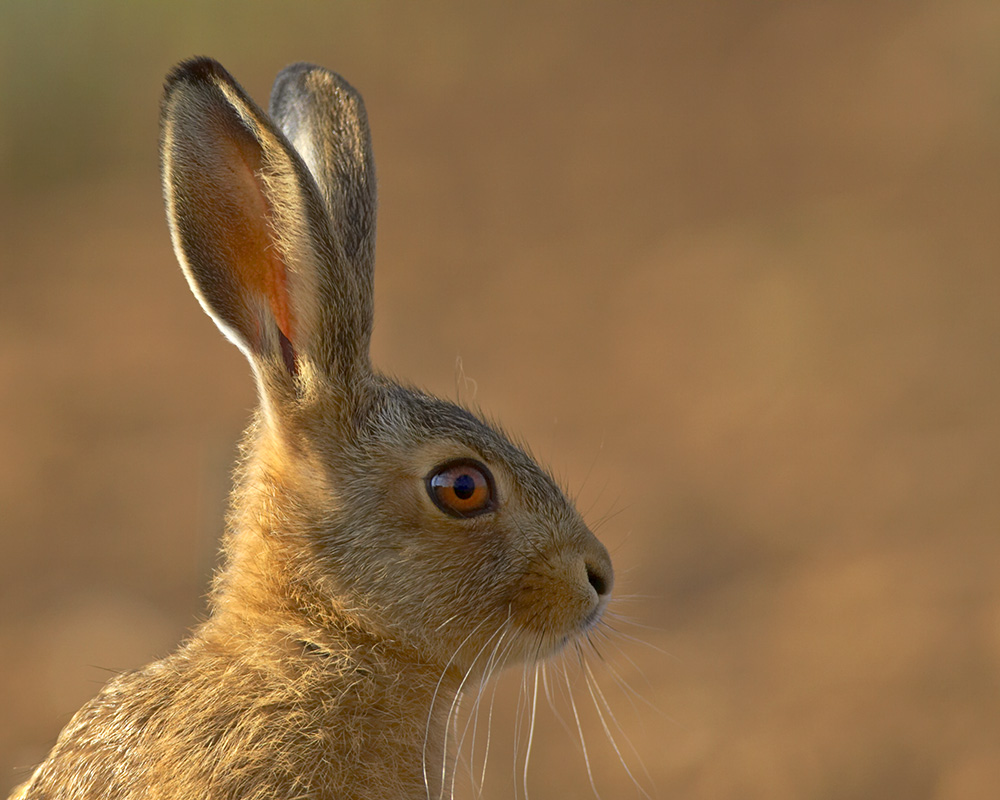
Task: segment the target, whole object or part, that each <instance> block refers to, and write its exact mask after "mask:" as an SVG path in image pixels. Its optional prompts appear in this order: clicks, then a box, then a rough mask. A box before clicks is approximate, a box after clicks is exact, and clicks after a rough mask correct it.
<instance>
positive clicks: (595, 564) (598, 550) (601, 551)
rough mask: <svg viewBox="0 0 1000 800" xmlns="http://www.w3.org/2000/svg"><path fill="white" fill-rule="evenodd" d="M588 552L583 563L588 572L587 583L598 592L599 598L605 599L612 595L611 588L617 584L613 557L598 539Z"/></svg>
mask: <svg viewBox="0 0 1000 800" xmlns="http://www.w3.org/2000/svg"><path fill="white" fill-rule="evenodd" d="M587 550H588V552H587V553H586V554H585V555H584V557H583V563H584V566H585V567H586V570H587V582H588V583H589V584H590V585H591V586H592V587H593V589H594V591H595V592H597V597H598V598H599V599H603V598H605V597H607V596H608V595H609V594H611V587H612V586H613V585H614V582H615V571H614V568H613V567H612V566H611V557H610V556H609V555H608V551H607V550H606V549H605V548H604V545H602V544H601V543H600V542H598V541H597V540H596V539H594V541H593V542H592V544H591V546H590V547H588V548H587Z"/></svg>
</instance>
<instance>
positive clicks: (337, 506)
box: [15, 59, 613, 800]
mask: <svg viewBox="0 0 1000 800" xmlns="http://www.w3.org/2000/svg"><path fill="white" fill-rule="evenodd" d="M161 152H162V166H163V185H164V195H165V198H166V205H167V216H168V221H169V225H170V231H171V236H172V239H173V243H174V247H175V250H176V253H177V257H178V260H179V262H180V264H181V266H182V268H183V270H184V274H185V276H186V277H187V279H188V281H189V283H190V285H191V288H192V290H193V292H194V294H195V295H196V297H197V298H198V300H199V301H200V302H201V304H202V305H203V307H204V308H205V310H206V311H207V312H208V314H209V315H210V316H211V317H212V319H213V320H215V322H216V323H217V324H218V326H219V327H220V329H222V331H223V332H224V333H225V334H226V336H227V337H229V338H230V339H232V340H233V341H234V342H235V343H236V344H237V345H238V346H239V347H240V349H241V350H242V351H243V352H244V353H245V354H246V356H247V357H248V359H249V360H250V363H251V365H252V367H253V371H254V375H255V377H256V380H257V385H258V390H259V395H260V403H261V406H260V410H259V411H258V413H257V414H256V416H255V419H254V421H253V423H252V424H251V426H250V429H249V430H248V432H247V434H246V438H245V441H244V444H243V453H242V460H241V464H240V467H239V470H238V474H237V478H236V484H235V488H234V490H233V495H232V501H231V510H230V514H229V519H228V524H227V530H226V534H225V537H224V541H223V562H222V566H221V567H220V569H219V571H218V574H217V576H216V578H215V581H214V586H213V590H212V596H211V615H210V617H209V619H208V620H207V621H206V622H205V623H203V624H202V625H201V626H200V627H198V628H197V629H196V630H195V631H194V632H193V634H192V636H191V638H190V639H189V640H188V641H186V642H185V643H184V644H183V645H181V647H180V648H179V649H178V650H177V651H176V652H175V653H174V654H172V655H170V656H168V657H167V658H165V659H163V660H162V661H159V662H157V663H154V664H151V665H149V666H147V667H145V668H143V669H141V670H138V671H136V672H132V673H128V674H125V675H122V676H120V677H118V678H116V679H114V680H113V681H111V682H110V683H109V684H108V685H107V686H106V687H104V689H103V690H102V692H101V693H100V694H99V695H98V696H97V697H96V698H95V699H94V700H92V701H91V702H90V703H88V704H87V705H86V706H84V708H83V709H81V710H80V712H79V713H78V714H77V715H76V716H75V717H74V718H73V720H72V721H71V722H70V723H69V725H68V726H67V727H66V729H65V730H64V731H63V733H62V735H61V736H60V737H59V740H58V742H57V743H56V745H55V748H54V749H53V751H52V753H51V755H50V756H49V758H48V760H47V761H46V762H45V763H43V764H42V765H41V766H40V767H39V768H38V769H37V771H36V772H35V774H34V775H33V776H32V778H31V779H30V781H29V782H28V783H27V784H25V785H24V786H22V787H21V789H20V790H19V791H18V792H17V793H16V795H15V796H17V797H19V798H57V797H58V798H61V799H63V798H113V799H117V798H157V797H163V798H168V797H169V798H171V799H172V800H182V799H183V798H192V799H193V798H199V800H202V799H203V798H236V797H239V798H260V799H261V800H263V798H293V797H294V798H340V800H346V798H380V799H381V800H386V799H387V798H438V797H444V796H448V795H450V793H451V790H452V788H453V786H454V770H455V757H456V748H457V746H458V744H459V741H457V740H456V736H455V735H454V732H453V728H454V726H455V719H456V709H457V708H458V703H459V700H460V698H461V696H462V695H463V693H473V695H474V697H475V698H476V699H477V702H478V698H479V696H481V692H480V690H479V688H478V687H479V686H480V685H481V683H482V681H483V680H485V679H487V678H489V677H490V676H491V675H492V674H494V673H495V672H496V671H497V670H498V669H500V668H501V667H503V666H504V665H507V664H510V663H512V662H529V663H532V664H534V663H536V662H537V661H538V659H540V658H542V657H544V656H546V655H549V654H552V653H555V652H557V651H559V650H560V649H561V648H562V647H563V646H564V645H565V644H566V643H567V642H569V641H574V640H576V639H578V638H579V637H580V636H581V635H585V634H587V633H588V632H589V631H592V630H593V629H594V626H595V625H596V624H597V622H598V621H599V619H600V617H601V615H602V614H603V612H604V609H605V607H606V605H607V602H608V599H609V597H610V593H611V589H612V584H613V572H612V567H611V562H610V559H609V557H608V554H607V551H606V550H605V548H604V547H603V546H602V545H601V544H600V543H599V542H598V540H597V539H596V538H595V537H594V535H593V534H592V533H591V531H590V530H589V529H588V527H587V526H586V525H585V524H584V522H583V520H582V519H581V517H580V515H579V514H578V513H577V511H576V510H575V509H574V507H573V505H572V504H571V503H570V502H569V501H568V500H567V499H566V497H565V496H564V495H563V493H562V492H561V491H560V489H559V488H558V487H557V486H556V484H555V482H554V481H553V480H552V478H551V477H550V476H549V475H548V474H547V473H546V472H545V471H544V470H542V469H541V468H540V467H539V466H538V465H537V464H536V463H535V462H534V460H533V459H532V458H531V457H530V456H529V455H528V454H527V453H526V452H525V451H524V450H523V449H522V448H520V447H517V446H515V445H514V444H513V443H511V441H510V440H509V439H508V438H507V437H506V436H505V435H504V434H503V433H502V432H501V431H500V430H498V429H497V428H496V427H494V426H491V425H489V424H487V423H486V422H484V421H483V420H481V419H479V418H478V417H477V416H476V415H474V414H473V413H471V412H470V411H468V410H466V409H464V408H461V407H459V406H457V405H455V404H453V403H449V402H446V401H444V400H440V399H438V398H435V397H432V396H429V395H427V394H424V393H422V392H419V391H416V390H413V389H410V388H406V387H403V386H401V385H399V384H397V383H395V382H393V381H391V380H389V379H388V378H386V377H385V376H383V375H380V374H379V373H377V372H375V371H374V370H373V369H372V367H371V365H370V362H369V355H368V346H369V339H370V336H371V330H372V307H373V302H372V291H373V281H372V276H373V260H374V232H375V174H374V160H373V156H372V149H371V141H370V135H369V132H368V124H367V118H366V115H365V111H364V105H363V103H362V101H361V98H360V96H359V95H358V94H357V93H356V92H355V91H354V90H353V89H352V88H351V87H350V86H349V85H348V84H347V83H346V82H345V81H343V80H342V79H341V78H340V77H338V76H337V75H334V74H333V73H331V72H328V71H326V70H324V69H321V68H319V67H314V66H311V65H305V64H298V65H295V66H292V67H289V68H288V69H287V70H285V71H284V72H282V73H281V75H279V77H278V79H277V82H276V84H275V89H274V94H273V96H272V98H271V108H270V113H269V114H266V113H264V112H263V111H262V110H261V109H259V108H258V107H257V106H256V105H255V104H254V103H253V101H252V100H250V98H249V97H248V96H247V95H246V93H245V92H244V91H243V90H242V89H241V88H240V87H239V86H238V85H237V84H236V83H235V81H234V80H233V79H232V78H231V77H230V76H229V74H228V73H226V71H225V70H224V69H223V68H222V67H221V66H220V65H219V64H217V63H216V62H214V61H211V60H208V59H196V60H193V61H189V62H185V63H183V64H181V65H180V66H179V67H178V68H177V69H176V70H175V71H174V72H173V73H171V75H170V76H169V78H168V80H167V85H166V90H165V97H164V101H163V107H162V140H161ZM534 675H535V679H534V680H535V683H534V699H537V693H538V675H539V672H538V671H537V670H536V671H535V673H534ZM588 685H589V686H591V687H592V686H593V684H588ZM595 702H597V701H596V699H595ZM532 708H534V700H533V701H532ZM532 713H533V712H532ZM529 740H530V737H529ZM526 761H527V759H525V762H526ZM525 766H526V764H525Z"/></svg>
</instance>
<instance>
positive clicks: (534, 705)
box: [524, 663, 538, 800]
mask: <svg viewBox="0 0 1000 800" xmlns="http://www.w3.org/2000/svg"><path fill="white" fill-rule="evenodd" d="M537 709H538V665H537V663H536V664H535V682H534V688H533V689H532V692H531V721H530V723H529V725H528V747H527V749H526V750H525V752H524V800H528V762H529V761H531V744H532V742H533V741H534V738H535V712H536V710H537Z"/></svg>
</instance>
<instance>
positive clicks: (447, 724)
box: [440, 621, 506, 800]
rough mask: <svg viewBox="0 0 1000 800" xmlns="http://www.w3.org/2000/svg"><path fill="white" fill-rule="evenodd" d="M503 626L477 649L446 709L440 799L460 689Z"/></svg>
mask: <svg viewBox="0 0 1000 800" xmlns="http://www.w3.org/2000/svg"><path fill="white" fill-rule="evenodd" d="M505 626H506V621H504V622H503V623H501V625H500V627H498V628H497V629H496V630H495V631H494V632H493V633H492V634H491V635H490V637H489V639H487V640H486V642H485V643H484V644H483V646H482V647H480V648H479V650H478V651H477V652H476V655H475V657H474V658H473V659H472V663H471V664H470V665H469V668H468V669H467V670H466V671H465V675H463V676H462V681H461V683H459V685H458V690H457V691H456V692H455V697H454V699H453V700H452V702H451V707H450V708H449V709H448V717H447V719H446V721H445V734H444V736H445V739H444V753H445V757H444V759H443V760H442V763H441V793H440V797H441V799H442V800H443V798H444V788H445V784H446V783H447V778H448V775H447V769H448V737H449V735H450V734H451V732H452V726H453V725H454V727H455V738H456V739H457V738H458V735H457V732H458V715H457V712H458V709H459V705H460V703H461V699H462V691H463V690H464V689H465V684H466V683H467V682H468V680H469V676H470V675H472V672H473V670H474V669H475V667H476V662H477V661H479V657H480V656H481V655H482V654H483V653H484V652H485V651H486V648H488V647H489V646H490V643H491V642H492V641H493V637H494V636H497V635H498V634H500V635H501V638H502V633H501V632H502V631H503V629H504V627H505ZM463 644H464V642H463ZM458 749H459V750H461V747H459V748H458ZM450 791H451V795H452V796H454V794H455V774H454V773H453V774H452V779H451V790H450Z"/></svg>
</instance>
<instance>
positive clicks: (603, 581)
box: [587, 562, 608, 597]
mask: <svg viewBox="0 0 1000 800" xmlns="http://www.w3.org/2000/svg"><path fill="white" fill-rule="evenodd" d="M587 581H588V582H589V583H590V585H591V586H593V587H594V591H595V592H597V596H598V597H604V595H606V594H607V593H608V579H607V578H605V577H604V571H603V568H602V567H601V566H599V565H597V564H593V563H590V562H587Z"/></svg>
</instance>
